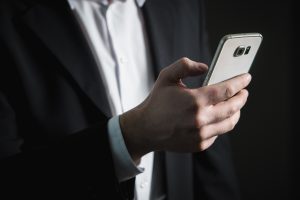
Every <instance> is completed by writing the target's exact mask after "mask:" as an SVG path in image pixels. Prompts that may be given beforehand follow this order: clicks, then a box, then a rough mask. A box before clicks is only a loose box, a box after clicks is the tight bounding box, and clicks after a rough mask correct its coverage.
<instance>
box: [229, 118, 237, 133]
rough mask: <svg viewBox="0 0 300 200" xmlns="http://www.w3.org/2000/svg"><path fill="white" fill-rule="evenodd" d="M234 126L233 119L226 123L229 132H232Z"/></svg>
mask: <svg viewBox="0 0 300 200" xmlns="http://www.w3.org/2000/svg"><path fill="white" fill-rule="evenodd" d="M235 125H236V121H235V120H234V119H232V118H230V120H229V122H228V129H229V131H231V130H233V129H234V127H235Z"/></svg>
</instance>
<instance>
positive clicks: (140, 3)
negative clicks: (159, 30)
mask: <svg viewBox="0 0 300 200" xmlns="http://www.w3.org/2000/svg"><path fill="white" fill-rule="evenodd" d="M70 1H72V0H69V2H70ZM73 1H75V0H73ZM88 1H98V2H100V3H103V4H107V1H108V0H88ZM114 1H127V0H114ZM135 1H136V3H137V5H138V6H139V7H142V6H143V5H144V4H145V2H146V0H135Z"/></svg>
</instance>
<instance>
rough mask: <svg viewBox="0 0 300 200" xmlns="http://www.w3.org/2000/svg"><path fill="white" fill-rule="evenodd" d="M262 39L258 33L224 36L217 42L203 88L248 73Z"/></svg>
mask: <svg viewBox="0 0 300 200" xmlns="http://www.w3.org/2000/svg"><path fill="white" fill-rule="evenodd" d="M262 39H263V36H262V35H261V34H260V33H239V34H230V35H225V36H224V37H223V38H222V39H221V40H220V42H219V45H218V48H217V50H216V53H215V55H214V58H213V60H212V63H211V65H210V67H209V70H208V73H207V75H206V77H205V80H204V82H203V86H207V85H212V84H216V83H219V82H222V81H225V80H227V79H230V78H233V77H235V76H237V75H240V74H243V73H247V72H249V70H250V67H251V65H252V63H253V60H254V58H255V56H256V53H257V51H258V49H259V47H260V44H261V42H262Z"/></svg>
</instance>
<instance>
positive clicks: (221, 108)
mask: <svg viewBox="0 0 300 200" xmlns="http://www.w3.org/2000/svg"><path fill="white" fill-rule="evenodd" d="M247 97H248V91H247V90H245V89H243V90H241V91H240V92H239V93H237V94H236V95H235V96H233V97H231V98H230V99H228V100H227V101H222V102H220V103H218V104H216V105H213V106H210V107H209V108H208V109H207V110H206V111H205V112H206V113H209V114H206V117H207V123H208V124H211V123H217V122H220V121H223V120H225V119H226V118H229V117H231V116H233V115H234V114H235V113H237V112H238V111H240V110H241V109H242V108H243V106H244V105H245V104H246V102H247ZM202 114H203V113H202Z"/></svg>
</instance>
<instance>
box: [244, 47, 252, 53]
mask: <svg viewBox="0 0 300 200" xmlns="http://www.w3.org/2000/svg"><path fill="white" fill-rule="evenodd" d="M250 49H251V46H247V48H246V51H245V55H247V54H248V53H249V51H250Z"/></svg>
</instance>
